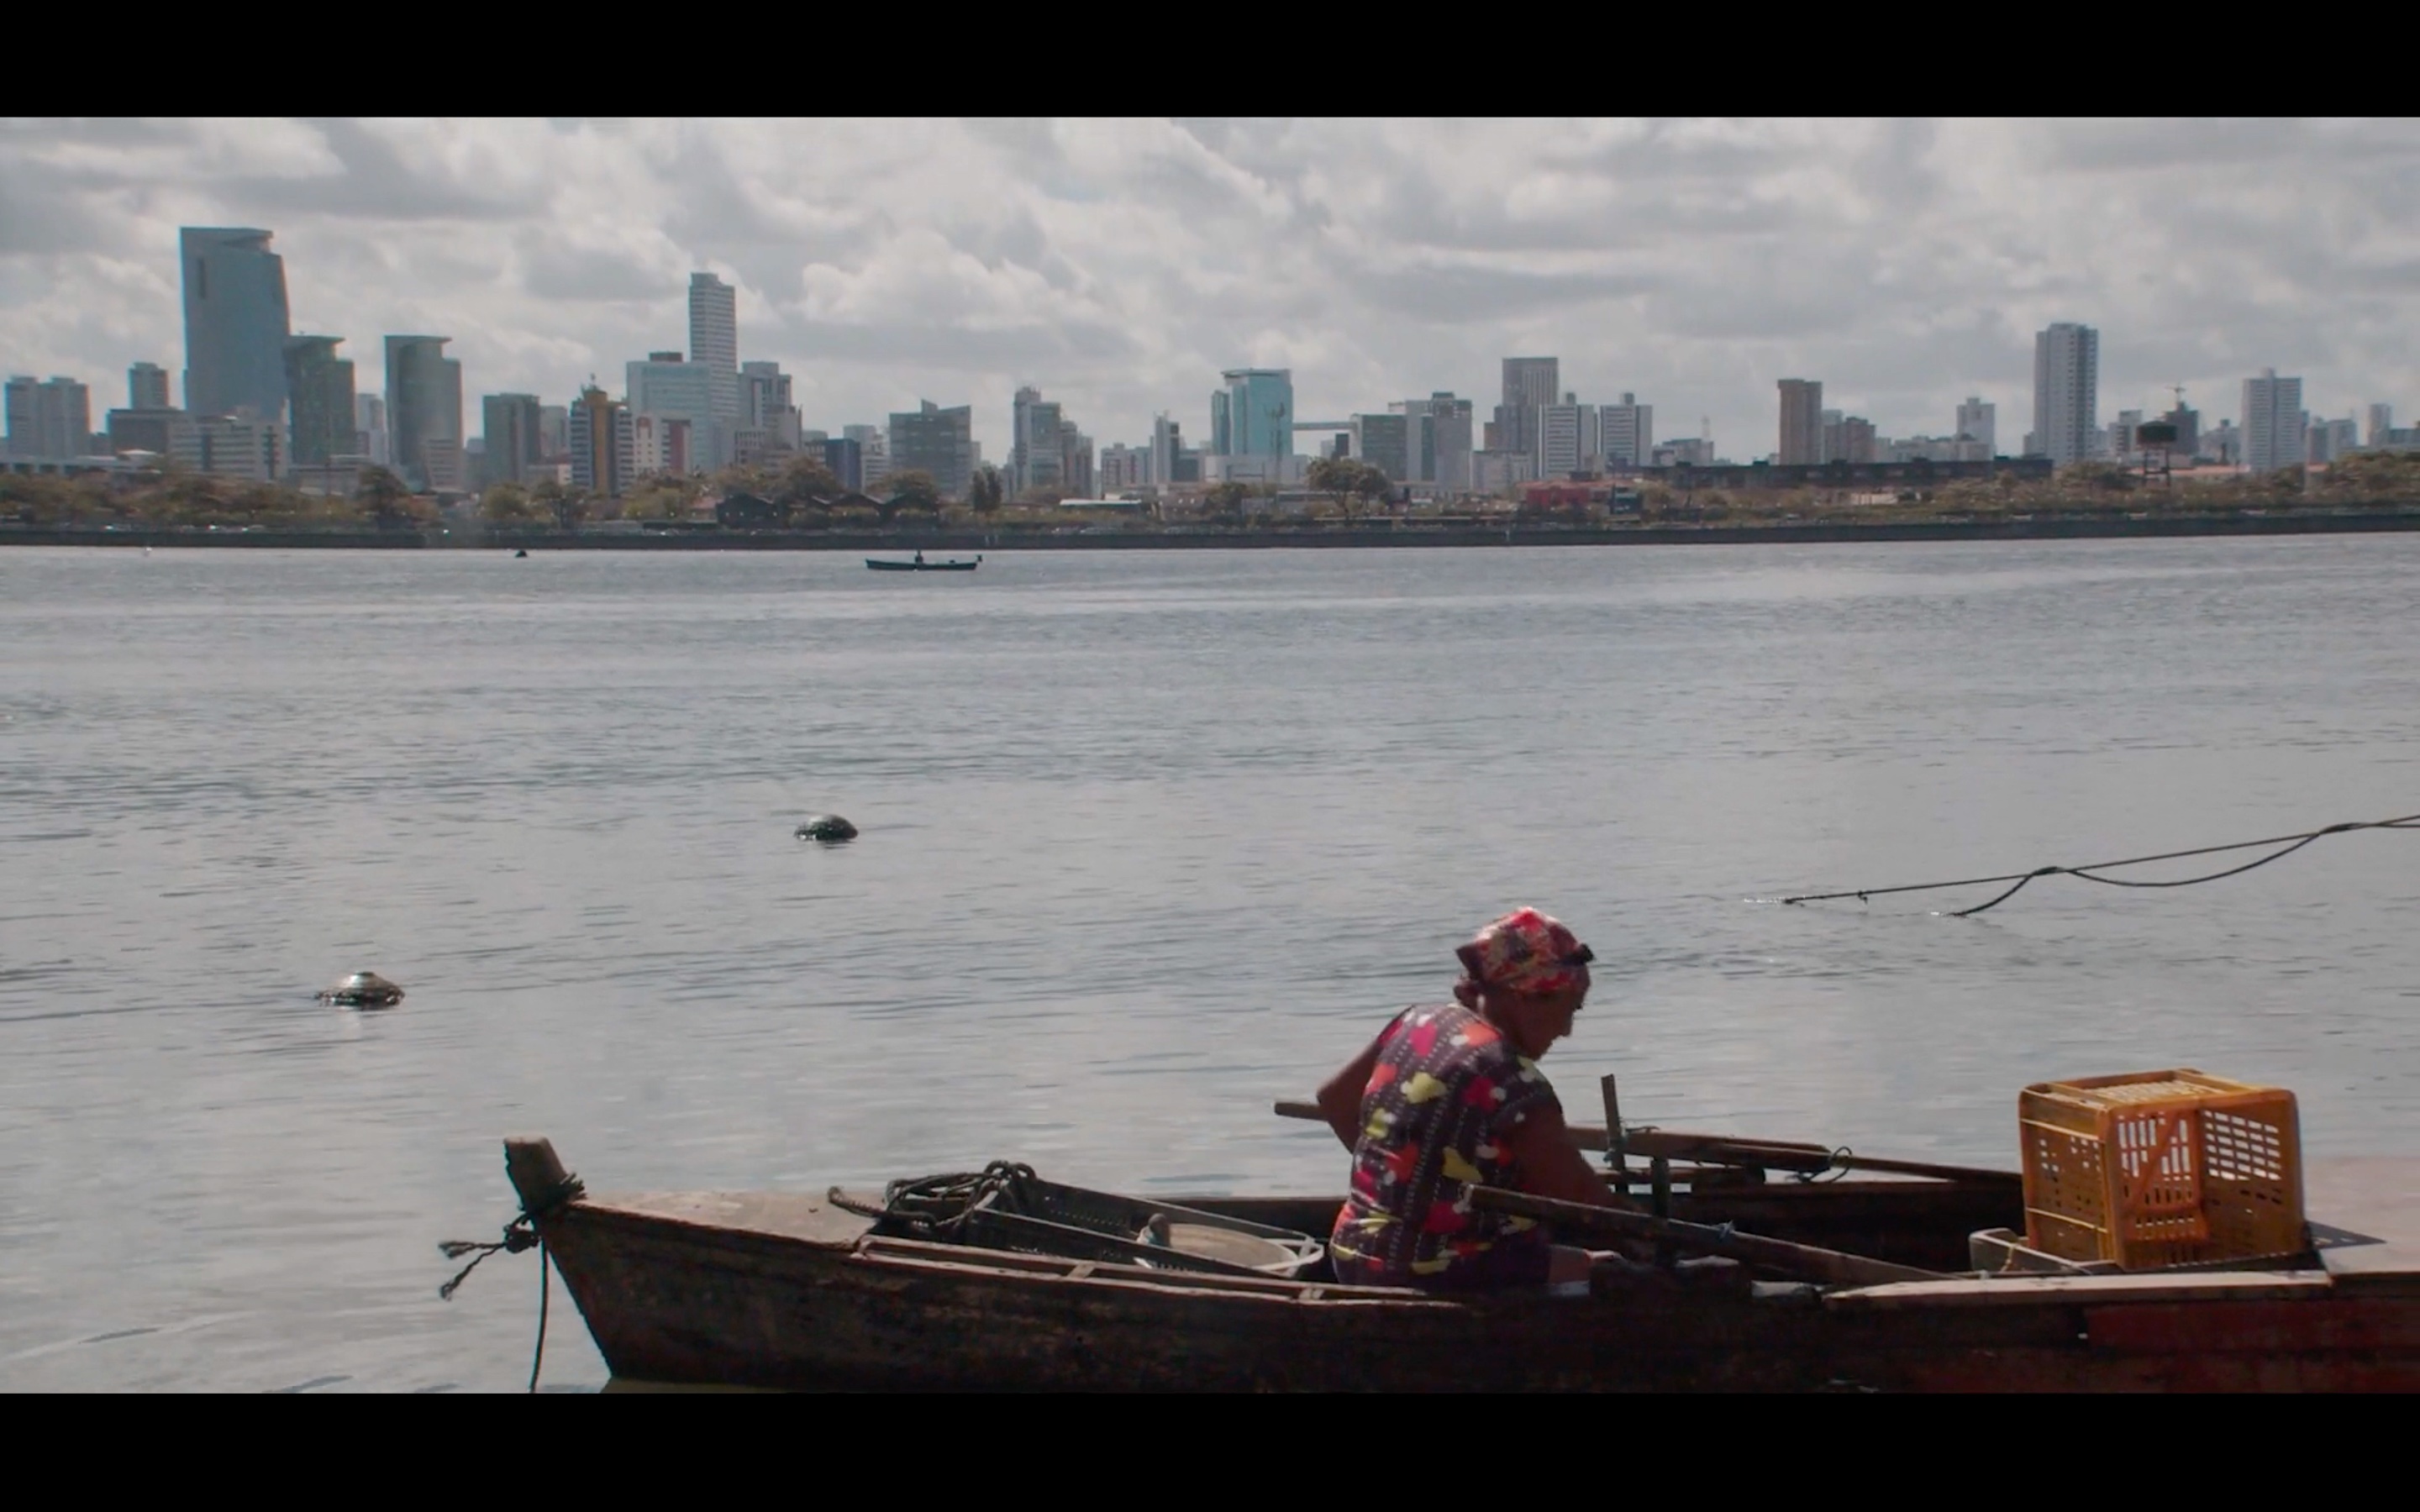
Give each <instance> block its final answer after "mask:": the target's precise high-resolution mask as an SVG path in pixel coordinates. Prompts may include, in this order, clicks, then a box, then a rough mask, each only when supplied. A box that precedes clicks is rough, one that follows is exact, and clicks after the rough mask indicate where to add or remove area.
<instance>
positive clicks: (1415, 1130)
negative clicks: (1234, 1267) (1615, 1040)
mask: <svg viewBox="0 0 2420 1512" xmlns="http://www.w3.org/2000/svg"><path fill="white" fill-rule="evenodd" d="M1455 954H1456V955H1457V956H1458V957H1460V959H1461V962H1462V970H1463V977H1462V980H1460V981H1459V982H1457V983H1455V985H1454V989H1453V995H1454V998H1455V1001H1454V1002H1453V1003H1451V1004H1448V1005H1445V1006H1443V1007H1435V1008H1408V1009H1405V1010H1404V1011H1403V1012H1401V1013H1399V1014H1397V1015H1396V1016H1395V1018H1394V1020H1393V1021H1392V1022H1391V1023H1389V1024H1388V1026H1386V1027H1385V1028H1384V1029H1381V1030H1380V1031H1378V1037H1377V1038H1376V1039H1375V1040H1373V1041H1370V1044H1369V1047H1368V1048H1367V1049H1365V1050H1363V1051H1362V1052H1361V1053H1360V1054H1359V1055H1357V1056H1356V1057H1353V1059H1352V1060H1351V1061H1350V1062H1348V1063H1347V1064H1346V1065H1345V1067H1344V1069H1343V1070H1342V1071H1340V1072H1337V1073H1336V1074H1335V1075H1334V1076H1332V1077H1330V1078H1329V1079H1328V1081H1327V1083H1326V1086H1324V1087H1322V1088H1320V1089H1319V1110H1320V1112H1321V1113H1322V1114H1323V1115H1325V1116H1326V1119H1327V1124H1328V1127H1329V1128H1331V1129H1334V1130H1335V1131H1336V1137H1337V1138H1338V1139H1340V1140H1342V1141H1343V1143H1344V1147H1345V1148H1346V1149H1350V1150H1351V1151H1352V1152H1353V1183H1352V1190H1351V1195H1350V1196H1347V1197H1346V1198H1345V1199H1344V1206H1343V1209H1342V1211H1339V1212H1338V1213H1337V1215H1336V1228H1335V1231H1334V1233H1333V1234H1332V1235H1331V1236H1330V1238H1329V1241H1328V1253H1329V1255H1330V1256H1331V1257H1333V1258H1334V1260H1335V1263H1336V1278H1337V1279H1338V1280H1339V1281H1342V1282H1344V1283H1347V1284H1350V1285H1362V1286H1412V1287H1419V1288H1425V1289H1429V1290H1439V1291H1465V1290H1491V1289H1497V1288H1521V1287H1548V1286H1552V1287H1555V1288H1558V1289H1573V1288H1585V1286H1586V1284H1587V1281H1588V1276H1589V1270H1590V1264H1591V1262H1592V1259H1593V1258H1594V1257H1591V1256H1590V1253H1589V1252H1588V1251H1586V1250H1580V1249H1573V1248H1569V1247H1566V1246H1563V1245H1559V1244H1554V1243H1550V1242H1548V1239H1547V1236H1546V1233H1545V1231H1544V1229H1542V1228H1540V1227H1538V1225H1537V1224H1536V1222H1535V1221H1534V1220H1531V1219H1528V1218H1521V1217H1517V1216H1514V1215H1512V1214H1511V1213H1496V1212H1483V1211H1477V1210H1475V1209H1473V1208H1472V1207H1471V1206H1470V1204H1469V1196H1468V1195H1469V1191H1470V1188H1471V1187H1473V1186H1475V1185H1482V1184H1483V1185H1487V1186H1497V1187H1511V1188H1514V1189H1516V1190H1519V1191H1523V1192H1528V1193H1531V1194H1533V1195H1535V1196H1544V1197H1557V1198H1560V1199H1561V1200H1563V1201H1565V1202H1585V1203H1589V1204H1591V1205H1594V1206H1598V1207H1608V1208H1627V1207H1630V1206H1632V1204H1630V1203H1628V1202H1625V1201H1623V1200H1622V1199H1621V1198H1620V1197H1617V1196H1614V1195H1613V1194H1612V1193H1610V1192H1608V1191H1607V1190H1606V1184H1605V1182H1604V1180H1602V1179H1600V1178H1599V1177H1598V1176H1597V1174H1596V1173H1595V1172H1594V1171H1592V1170H1590V1168H1589V1165H1588V1161H1587V1159H1586V1158H1585V1157H1583V1156H1582V1155H1581V1154H1580V1152H1579V1150H1578V1149H1576V1148H1575V1147H1574V1146H1573V1144H1572V1142H1571V1140H1570V1139H1569V1138H1568V1137H1567V1136H1566V1134H1565V1132H1564V1127H1563V1109H1562V1104H1561V1103H1559V1102H1558V1101H1557V1100H1556V1097H1555V1089H1554V1088H1552V1087H1550V1086H1548V1085H1547V1084H1546V1079H1545V1077H1544V1076H1543V1075H1541V1074H1540V1073H1539V1071H1538V1066H1537V1061H1538V1057H1541V1056H1544V1054H1545V1053H1546V1051H1547V1048H1548V1047H1549V1046H1551V1045H1552V1044H1553V1043H1554V1042H1555V1041H1558V1040H1559V1039H1561V1038H1563V1037H1564V1036H1565V1035H1568V1034H1570V1033H1571V1032H1572V1016H1573V1015H1574V1014H1575V1013H1577V1012H1578V1011H1580V1005H1581V1004H1582V1002H1584V1001H1585V1000H1586V999H1587V997H1588V991H1589V969H1588V966H1589V962H1590V961H1591V960H1593V959H1594V952H1592V951H1590V949H1589V948H1588V947H1587V946H1585V945H1582V944H1581V943H1580V942H1579V940H1578V939H1577V938H1576V937H1575V935H1574V934H1573V933H1572V932H1571V931H1570V930H1569V929H1568V928H1566V927H1564V925H1563V924H1562V923H1561V922H1559V920H1556V919H1553V918H1548V917H1547V916H1545V915H1544V914H1542V913H1540V912H1538V911H1537V910H1536V909H1534V908H1521V909H1516V910H1514V911H1513V912H1512V913H1510V914H1507V915H1505V916H1504V917H1503V918H1499V919H1497V920H1496V921H1495V922H1494V923H1492V924H1489V925H1488V926H1487V927H1486V928H1484V929H1482V930H1481V931H1480V932H1479V933H1478V935H1477V936H1476V937H1475V938H1473V939H1472V940H1471V942H1470V943H1469V944H1467V945H1465V946H1462V947H1461V948H1459V949H1457V950H1456V951H1455Z"/></svg>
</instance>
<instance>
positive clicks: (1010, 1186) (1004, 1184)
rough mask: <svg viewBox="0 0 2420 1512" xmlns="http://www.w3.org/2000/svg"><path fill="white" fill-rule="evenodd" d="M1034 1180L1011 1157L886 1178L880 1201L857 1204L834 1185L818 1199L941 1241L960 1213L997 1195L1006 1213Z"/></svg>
mask: <svg viewBox="0 0 2420 1512" xmlns="http://www.w3.org/2000/svg"><path fill="white" fill-rule="evenodd" d="M1032 1180H1039V1178H1037V1177H1036V1176H1035V1175H1034V1174H1033V1167H1032V1166H1031V1165H1024V1164H1022V1163H1020V1162H1017V1161H1005V1160H996V1161H993V1162H992V1163H991V1164H990V1165H986V1166H985V1167H984V1168H983V1169H982V1170H980V1171H954V1172H950V1173H947V1174H944V1175H940V1176H925V1177H919V1178H917V1179H916V1180H902V1181H892V1183H891V1184H889V1185H888V1186H886V1187H884V1188H883V1189H882V1204H881V1206H879V1207H876V1206H875V1205H874V1204H873V1203H870V1202H860V1201H859V1200H857V1199H856V1198H855V1197H852V1196H848V1195H847V1194H846V1193H845V1192H843V1191H842V1190H841V1189H840V1188H839V1187H833V1188H832V1189H831V1190H830V1191H829V1192H827V1193H825V1194H824V1200H826V1201H827V1202H830V1204H831V1205H832V1206H833V1207H835V1208H838V1209H840V1210H842V1211H845V1212H853V1213H856V1214H857V1215H858V1216H859V1217H861V1218H872V1219H874V1220H875V1221H876V1222H877V1223H886V1224H890V1225H892V1226H893V1227H895V1228H896V1229H897V1231H898V1233H899V1237H902V1238H907V1239H924V1240H938V1241H942V1242H947V1241H948V1240H950V1239H951V1238H952V1236H953V1234H954V1230H955V1229H956V1228H957V1227H958V1226H959V1224H960V1223H961V1222H963V1221H964V1219H965V1218H966V1215H967V1214H968V1213H970V1212H972V1211H974V1210H975V1209H976V1208H978V1207H981V1206H982V1205H983V1203H984V1201H985V1198H989V1197H999V1198H1001V1199H1003V1200H1002V1201H1001V1203H1000V1204H999V1205H1000V1206H1001V1208H1002V1209H1003V1210H1004V1211H1016V1210H1018V1209H1020V1208H1022V1207H1023V1206H1024V1193H1023V1188H1024V1185H1025V1183H1026V1182H1028V1181H1032Z"/></svg>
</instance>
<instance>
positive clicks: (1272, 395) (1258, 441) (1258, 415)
mask: <svg viewBox="0 0 2420 1512" xmlns="http://www.w3.org/2000/svg"><path fill="white" fill-rule="evenodd" d="M1218 377H1219V378H1220V380H1221V381H1222V383H1223V384H1224V387H1222V388H1221V389H1219V390H1218V393H1216V394H1214V395H1213V396H1212V398H1211V401H1210V428H1211V432H1212V436H1211V440H1212V444H1213V447H1214V449H1216V450H1217V451H1218V453H1219V455H1224V456H1258V457H1267V458H1269V459H1270V460H1272V461H1282V460H1283V459H1285V458H1286V457H1290V456H1292V455H1294V370H1293V369H1291V368H1284V367H1235V368H1229V369H1227V370H1226V371H1225V372H1223V373H1221V374H1219V375H1218ZM1221 413H1223V414H1224V415H1225V416H1226V424H1225V425H1224V427H1223V434H1222V427H1221V426H1220V424H1219V416H1220V414H1221Z"/></svg>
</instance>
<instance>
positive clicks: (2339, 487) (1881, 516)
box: [0, 453, 2420, 549]
mask: <svg viewBox="0 0 2420 1512" xmlns="http://www.w3.org/2000/svg"><path fill="white" fill-rule="evenodd" d="M1331 460H1332V459H1327V458H1322V459H1321V462H1320V463H1317V464H1314V465H1313V467H1312V468H1311V472H1310V476H1309V478H1308V479H1307V480H1306V482H1307V484H1308V486H1307V487H1305V488H1303V489H1297V490H1291V491H1290V492H1289V494H1288V495H1286V496H1284V497H1282V498H1280V497H1279V496H1277V495H1276V494H1275V491H1274V490H1267V489H1254V488H1250V487H1247V486H1244V485H1241V484H1226V485H1221V486H1217V487H1214V488H1210V489H1207V490H1203V491H1202V492H1201V493H1199V494H1198V495H1194V496H1191V497H1188V498H1187V499H1184V500H1165V501H1137V502H1133V503H1130V504H1126V505H1124V506H1123V507H1121V508H1119V509H1118V510H1117V511H1115V512H1114V513H1104V512H1103V511H1102V509H1101V508H1100V506H1099V505H1098V504H1097V503H1095V502H1089V501H1088V503H1087V504H1086V505H1083V506H1071V504H1070V501H1065V500H1063V499H1061V498H1057V497H1051V496H1047V495H1045V496H1041V497H1034V498H1027V499H1022V500H1016V501H1009V500H1006V499H1003V498H1002V497H1001V492H1000V490H999V485H998V480H997V476H996V475H992V476H988V477H987V476H985V474H978V475H977V478H976V480H975V484H974V486H973V487H972V488H970V490H969V492H970V495H971V497H970V499H966V500H954V499H945V498H942V497H941V496H940V495H939V493H938V491H937V490H936V489H935V488H934V486H933V482H932V480H931V479H930V478H929V477H926V476H924V475H923V474H921V473H913V472H908V473H900V474H894V475H893V476H892V478H890V479H888V480H886V483H885V485H884V486H883V487H882V490H881V497H879V498H876V497H872V496H869V495H866V494H863V493H859V492H855V491H852V490H849V489H847V488H845V487H844V486H842V485H841V484H840V481H839V480H838V479H836V478H834V477H833V476H832V475H831V474H830V472H829V471H826V470H825V469H824V468H823V467H822V465H821V464H820V463H817V462H813V461H809V460H806V459H795V460H793V461H792V462H791V463H790V464H788V465H787V466H785V467H782V468H779V469H729V470H725V471H722V472H720V473H716V474H713V475H711V476H706V477H686V478H668V477H656V478H649V479H644V480H642V482H641V483H640V484H639V485H638V486H636V487H634V488H633V489H631V490H630V492H629V493H628V494H626V495H624V496H623V497H621V498H619V499H600V498H596V497H593V496H587V495H583V494H582V493H581V492H579V491H578V490H576V489H573V488H569V487H566V486H563V485H561V484H559V483H557V482H554V481H552V480H548V481H544V482H541V483H539V484H538V485H536V486H535V487H522V486H519V485H514V484H500V485H497V486H492V487H489V489H487V490H486V491H485V492H484V493H481V494H479V495H476V496H465V497H462V498H458V499H438V498H431V497H428V496H426V495H414V494H413V493H411V490H410V489H408V488H407V487H406V486H404V485H403V483H402V482H401V481H400V480H399V479H397V478H396V476H395V475H394V474H393V473H392V472H389V471H386V470H384V469H378V468H372V469H366V470H365V471H363V472H362V474H361V476H360V478H359V480H358V483H357V485H356V486H355V487H354V489H353V491H352V492H351V493H349V494H331V493H318V492H307V491H304V490H302V489H301V488H297V487H294V486H290V485H287V484H282V483H273V482H260V481H250V480H242V479H232V478H225V477H219V476H212V475H206V474H196V473H188V472H181V471H176V470H174V469H166V470H163V471H158V472H150V473H138V474H132V475H127V474H110V475H85V476H67V477H60V476H55V475H33V474H22V473H0V541H9V540H14V541H18V542H28V543H29V542H33V541H41V542H44V543H51V544H54V543H55V542H56V541H58V540H60V539H63V538H65V539H91V538H95V537H125V536H130V535H138V536H142V537H144V538H145V539H147V541H159V540H163V539H186V538H201V539H211V538H224V537H226V536H229V535H236V536H245V535H249V536H261V535H274V536H276V537H277V538H279V541H280V544H309V543H310V541H311V540H312V539H313V538H315V537H326V538H328V541H329V544H336V543H337V542H338V541H339V540H342V541H344V542H345V543H347V544H351V543H353V542H355V541H356V540H358V539H359V538H361V537H364V536H375V537H378V538H380V539H381V540H394V541H396V544H401V542H400V541H399V540H398V539H397V538H399V537H417V538H419V539H420V541H422V542H426V543H427V544H446V545H457V544H458V545H475V544H481V543H485V542H493V543H497V544H505V543H509V542H513V541H516V540H522V541H532V542H535V541H536V540H539V539H554V540H566V539H575V538H576V539H580V540H582V541H586V540H589V539H591V538H594V539H595V542H596V544H597V545H600V546H601V545H609V544H623V543H625V542H628V543H629V544H641V543H644V544H649V545H658V546H680V545H689V546H697V547H705V546H710V545H714V544H717V542H718V541H727V540H729V539H730V538H732V537H735V536H739V535H747V536H753V537H772V536H779V537H787V538H793V543H792V544H796V545H799V546H811V545H814V544H829V545H830V546H832V547H835V548H850V549H854V548H857V547H858V546H861V545H871V544H879V543H881V542H886V541H891V540H915V541H934V540H946V541H948V542H950V543H953V544H958V543H964V544H977V545H990V546H994V547H999V548H1008V547H1011V546H1014V545H1017V544H1025V543H1032V544H1047V545H1078V544H1080V545H1094V544H1100V545H1109V544H1113V542H1114V544H1119V545H1130V546H1142V545H1147V544H1149V542H1150V540H1151V539H1152V538H1155V537H1166V538H1169V541H1170V544H1172V545H1173V544H1184V545H1200V544H1207V543H1205V541H1204V539H1203V538H1204V537H1213V538H1221V539H1227V540H1235V541H1247V540H1263V539H1273V540H1311V539H1336V538H1340V537H1349V538H1351V539H1352V540H1353V541H1354V543H1355V544H1373V545H1374V544H1388V543H1389V542H1396V541H1400V542H1401V543H1402V544H1407V545H1408V544H1420V543H1424V542H1429V541H1435V540H1437V539H1440V538H1463V537H1493V538H1500V537H1503V536H1504V535H1505V534H1506V533H1507V532H1511V533H1512V535H1514V536H1515V537H1527V536H1537V537H1540V538H1542V539H1549V540H1552V539H1566V540H1576V539H1581V538H1587V539H1615V540H1621V539H1663V538H1668V537H1673V536H1680V537H1682V538H1725V539H1729V538H1740V537H1745V538H1773V539H1780V538H1846V539H1862V538H1876V539H1879V538H1890V537H1901V538H1905V537H1910V536H1911V535H1913V536H1914V537H1919V538H1920V537H1928V536H1931V535H1934V534H1946V535H1950V536H1957V535H1969V534H1985V535H2057V534H2090V535H2125V534H2153V533H2178V532H2184V533H2201V532H2229V533H2235V532H2264V533H2265V532H2283V531H2290V530H2296V529H2302V530H2331V529H2366V530H2375V529H2402V528H2415V527H2412V526H2406V525H2403V524H2401V523H2399V522H2401V521H2403V520H2406V519H2410V518H2412V517H2415V516H2420V454H2411V453H2361V454H2356V455H2352V456H2350V457H2346V458H2343V459H2340V460H2338V461H2337V462H2335V464H2333V465H2331V466H2328V467H2325V468H2312V469H2309V470H2304V469H2301V468H2293V469H2285V470H2281V471H2275V472H2269V473H2260V474H2241V475H2236V476H2232V477H2228V478H2225V479H2218V480H2210V479H2192V480H2182V479H2180V480H2174V481H2170V480H2165V479H2162V478H2159V477H2157V476H2154V477H2151V478H2148V479H2147V478H2145V477H2143V476H2141V475H2140V474H2138V473H2135V472H2133V471H2128V470H2125V469H2121V468H2118V467H2116V466H2113V465H2110V464H2106V463H2080V464H2076V465H2074V466H2071V467H2068V468H2064V469H2062V470H2060V471H2058V472H2057V473H2056V474H2055V475H2054V476H2052V477H2050V478H2047V479H2019V478H2014V477H2001V478H1991V479H1962V480H1959V481H1956V482H1952V483H1947V484H1944V485H1943V486H1939V487H1936V488H1931V489H1928V490H1922V491H1917V490H1904V491H1901V492H1899V493H1897V494H1890V495H1881V496H1877V495H1875V494H1870V493H1866V494H1850V493H1847V492H1846V491H1844V490H1825V489H1822V488H1791V489H1752V490H1751V489H1732V490H1722V489H1714V488H1702V487H1688V486H1683V485H1679V484H1675V483H1668V482H1660V481H1658V482H1647V483H1644V484H1635V485H1623V484H1614V485H1608V486H1598V487H1578V486H1554V487H1552V488H1551V489H1545V490H1535V491H1533V496H1532V497H1528V498H1488V499H1466V500H1461V501H1452V502H1446V503H1428V502H1418V503H1405V502H1403V501H1398V500H1396V499H1394V498H1392V497H1390V496H1389V493H1388V487H1387V486H1386V482H1385V480H1384V478H1383V477H1382V476H1379V475H1377V474H1376V472H1375V470H1374V469H1372V468H1370V467H1369V466H1368V465H1367V464H1363V463H1357V462H1351V461H1343V462H1341V463H1338V464H1337V465H1334V466H1322V465H1321V464H1326V463H1329V462H1330V461H1331ZM988 471H989V470H986V472H988ZM1537 493H1544V495H1545V497H1543V498H1541V497H1536V496H1534V495H1535V494H1537ZM768 544H769V543H768Z"/></svg>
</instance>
